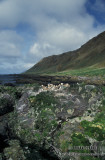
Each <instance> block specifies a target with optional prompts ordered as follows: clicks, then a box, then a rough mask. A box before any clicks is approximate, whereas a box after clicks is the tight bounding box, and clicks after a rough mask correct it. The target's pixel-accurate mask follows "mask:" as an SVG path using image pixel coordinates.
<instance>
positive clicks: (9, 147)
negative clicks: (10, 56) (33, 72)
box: [0, 83, 105, 160]
mask: <svg viewBox="0 0 105 160" xmlns="http://www.w3.org/2000/svg"><path fill="white" fill-rule="evenodd" d="M20 88H21V95H22V96H21V97H20V98H19V97H18V99H15V103H13V104H14V106H13V108H14V110H11V112H6V114H2V117H0V135H1V137H3V136H4V137H5V138H4V140H3V142H4V141H6V139H8V140H7V141H6V144H5V145H4V147H3V149H2V150H1V152H2V153H1V159H2V160H3V158H5V159H6V160H8V159H10V160H15V159H16V160H19V159H23V160H24V159H26V160H27V159H38V158H39V159H56V160H57V159H65V160H66V159H70V158H72V159H75V160H77V159H80V160H82V159H81V156H80V155H79V156H77V154H76V156H73V155H72V153H73V152H74V153H75V151H74V150H73V149H71V147H73V146H92V145H93V144H94V143H96V142H97V143H99V142H103V141H104V136H105V123H104V122H105V121H104V114H105V110H104V105H105V102H104V88H101V87H97V86H94V85H83V84H76V85H69V84H63V83H61V84H58V85H53V84H48V85H47V86H44V85H42V86H39V89H35V86H34V85H27V86H22V87H19V88H18V90H20ZM14 93H16V91H15V92H14ZM3 97H5V96H3ZM9 100H10V98H9ZM11 104H12V100H11ZM7 113H8V114H7ZM100 116H101V119H100ZM7 137H8V138H7ZM3 142H2V143H3ZM85 152H86V150H85ZM93 152H94V151H91V150H90V151H89V153H93ZM39 153H40V154H39ZM44 153H46V155H47V157H46V156H45V155H44ZM42 156H43V158H42ZM48 157H50V158H48ZM101 157H102V156H101ZM89 160H90V159H89ZM95 160H98V158H97V156H96V159H95Z"/></svg>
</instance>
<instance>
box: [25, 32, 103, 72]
mask: <svg viewBox="0 0 105 160" xmlns="http://www.w3.org/2000/svg"><path fill="white" fill-rule="evenodd" d="M104 68H105V31H104V32H102V33H101V34H99V35H98V36H96V37H94V38H92V39H91V40H89V41H88V42H87V43H85V44H84V45H82V46H81V47H80V48H79V49H77V50H75V51H69V52H66V53H63V54H60V55H52V56H49V57H45V58H43V59H42V60H41V61H39V62H38V63H37V64H35V65H34V66H33V67H32V68H30V69H29V70H28V71H26V72H25V73H27V74H39V75H41V74H53V73H56V74H65V73H66V74H69V73H70V74H75V73H76V74H77V73H78V72H79V73H80V72H81V69H82V71H83V72H84V73H85V72H87V71H90V72H91V71H92V70H93V71H94V69H95V71H96V72H97V70H98V72H100V71H101V72H102V74H103V71H105V70H104Z"/></svg>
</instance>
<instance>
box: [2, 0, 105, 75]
mask: <svg viewBox="0 0 105 160" xmlns="http://www.w3.org/2000/svg"><path fill="white" fill-rule="evenodd" d="M86 2H88V0H62V1H61V0H2V1H0V58H1V60H2V61H3V62H2V63H1V65H0V67H1V68H2V69H3V65H4V70H5V71H6V67H7V68H9V69H10V70H11V72H13V71H14V70H17V72H19V71H22V70H25V69H28V68H29V67H31V66H32V65H33V64H34V63H36V62H38V61H39V60H40V59H41V58H43V57H45V56H49V55H52V54H60V53H63V52H66V51H69V50H74V49H77V48H79V47H80V46H81V45H82V44H84V43H85V42H86V41H88V40H89V39H90V38H92V37H93V36H95V35H97V34H98V33H100V32H101V31H103V30H104V28H105V25H102V24H101V25H100V24H99V23H98V25H97V26H95V22H96V19H95V16H93V15H92V14H90V13H89V12H88V10H87V8H86ZM95 2H96V3H95V5H94V6H95V8H96V10H97V12H98V10H99V12H100V10H101V9H102V10H103V11H104V8H103V5H102V3H99V1H98V0H96V1H95ZM101 2H103V0H101ZM98 3H99V4H100V5H99V4H98ZM90 5H91V4H89V6H90ZM90 7H91V6H90ZM93 10H94V8H93ZM26 26H27V27H26ZM26 28H27V29H26ZM29 34H30V36H29ZM1 60H0V61H1ZM11 63H12V64H11ZM20 66H21V67H20Z"/></svg>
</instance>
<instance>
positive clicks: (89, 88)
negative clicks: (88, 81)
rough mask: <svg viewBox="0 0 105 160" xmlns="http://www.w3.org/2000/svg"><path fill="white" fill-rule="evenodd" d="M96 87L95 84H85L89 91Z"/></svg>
mask: <svg viewBox="0 0 105 160" xmlns="http://www.w3.org/2000/svg"><path fill="white" fill-rule="evenodd" d="M94 88H95V86H94V85H86V86H85V89H86V90H87V91H91V90H93V89H94Z"/></svg>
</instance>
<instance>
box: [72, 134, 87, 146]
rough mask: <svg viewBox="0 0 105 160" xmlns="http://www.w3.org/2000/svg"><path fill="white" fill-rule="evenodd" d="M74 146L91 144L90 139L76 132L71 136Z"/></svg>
mask: <svg viewBox="0 0 105 160" xmlns="http://www.w3.org/2000/svg"><path fill="white" fill-rule="evenodd" d="M71 139H72V141H71V142H72V146H89V145H90V143H89V140H88V139H86V138H85V137H84V135H82V134H81V133H74V134H73V135H72V136H71Z"/></svg>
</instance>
